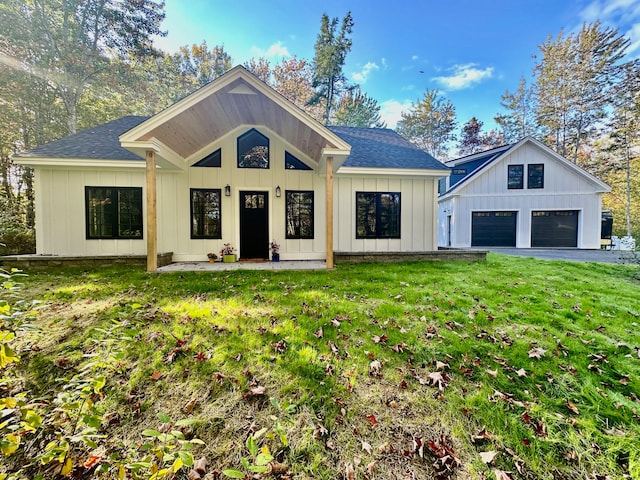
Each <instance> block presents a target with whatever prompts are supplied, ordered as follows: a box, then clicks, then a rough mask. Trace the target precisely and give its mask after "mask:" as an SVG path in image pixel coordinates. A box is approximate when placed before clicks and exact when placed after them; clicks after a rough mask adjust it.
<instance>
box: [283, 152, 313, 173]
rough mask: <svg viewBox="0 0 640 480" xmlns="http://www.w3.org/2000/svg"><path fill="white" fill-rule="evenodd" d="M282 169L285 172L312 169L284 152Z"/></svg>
mask: <svg viewBox="0 0 640 480" xmlns="http://www.w3.org/2000/svg"><path fill="white" fill-rule="evenodd" d="M284 168H286V169H287V170H313V168H311V167H310V166H309V165H307V164H306V163H304V162H302V161H301V160H299V159H297V158H296V157H294V156H293V155H291V154H290V153H289V152H284Z"/></svg>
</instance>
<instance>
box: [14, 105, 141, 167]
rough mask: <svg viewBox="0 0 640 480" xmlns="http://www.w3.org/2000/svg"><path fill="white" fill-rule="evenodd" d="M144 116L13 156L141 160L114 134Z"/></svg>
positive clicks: (118, 134)
mask: <svg viewBox="0 0 640 480" xmlns="http://www.w3.org/2000/svg"><path fill="white" fill-rule="evenodd" d="M147 118H148V117H138V116H133V115H131V116H127V117H122V118H118V119H117V120H112V121H111V122H108V123H105V124H102V125H98V126H95V127H93V128H88V129H86V130H82V131H80V132H78V133H75V134H73V135H69V136H68V137H64V138H61V139H60V140H54V141H53V142H49V143H45V144H44V145H40V146H38V147H35V148H32V149H31V150H27V151H26V152H22V153H19V154H18V155H16V157H29V158H33V157H42V158H78V159H95V160H141V161H144V159H143V158H140V157H139V156H138V155H136V154H134V153H131V152H130V151H129V150H126V149H124V148H122V147H121V146H120V140H119V139H118V137H119V136H120V135H122V134H123V133H124V132H126V131H128V130H131V129H132V128H133V127H135V126H137V125H139V124H141V123H142V122H144V121H145V120H146V119H147Z"/></svg>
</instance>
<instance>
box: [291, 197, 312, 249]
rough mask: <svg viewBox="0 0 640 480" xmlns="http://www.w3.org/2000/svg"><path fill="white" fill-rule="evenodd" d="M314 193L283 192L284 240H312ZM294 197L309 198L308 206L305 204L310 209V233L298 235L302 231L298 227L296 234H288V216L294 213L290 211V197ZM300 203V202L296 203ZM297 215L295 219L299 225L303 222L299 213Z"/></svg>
mask: <svg viewBox="0 0 640 480" xmlns="http://www.w3.org/2000/svg"><path fill="white" fill-rule="evenodd" d="M314 194H315V192H314V191H313V190H286V191H285V192H284V195H285V206H284V208H285V211H284V215H285V238H286V239H287V240H313V239H314V238H315V195H314ZM294 195H300V196H301V195H309V196H310V197H311V198H310V200H311V201H310V206H309V204H306V206H307V207H309V209H310V217H311V218H310V225H311V227H310V233H306V234H304V233H300V232H301V231H302V228H301V227H300V226H299V227H298V233H295V232H294V233H289V215H290V214H292V215H293V214H294V213H295V212H293V211H292V210H291V209H290V202H291V201H292V197H293V196H294ZM298 203H300V202H298ZM297 213H298V214H297V215H296V217H297V219H298V223H299V225H301V224H302V223H303V221H302V220H301V215H300V211H298V212H297Z"/></svg>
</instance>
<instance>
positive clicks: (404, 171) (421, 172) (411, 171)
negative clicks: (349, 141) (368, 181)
mask: <svg viewBox="0 0 640 480" xmlns="http://www.w3.org/2000/svg"><path fill="white" fill-rule="evenodd" d="M337 173H339V174H343V175H349V174H350V175H394V176H400V175H402V176H411V177H437V178H442V177H448V176H449V175H450V173H451V172H450V171H449V170H436V169H426V168H375V167H344V166H343V167H342V168H340V170H339V171H338V172H337Z"/></svg>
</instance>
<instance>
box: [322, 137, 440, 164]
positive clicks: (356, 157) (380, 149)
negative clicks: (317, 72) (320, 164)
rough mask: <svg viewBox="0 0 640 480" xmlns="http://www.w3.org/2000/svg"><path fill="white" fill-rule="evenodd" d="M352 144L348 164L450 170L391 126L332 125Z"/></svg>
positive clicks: (346, 162)
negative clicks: (390, 127) (391, 128)
mask: <svg viewBox="0 0 640 480" xmlns="http://www.w3.org/2000/svg"><path fill="white" fill-rule="evenodd" d="M328 128H329V130H331V131H332V132H334V133H336V134H337V135H338V136H340V137H341V138H342V139H344V140H345V141H346V142H347V143H348V144H349V145H351V154H350V155H349V157H347V160H346V161H345V162H344V164H343V167H345V168H385V169H416V170H442V171H444V172H447V173H448V172H449V168H447V167H446V166H445V165H444V164H443V163H441V162H439V161H438V160H436V159H435V158H433V157H432V156H431V155H429V154H428V153H427V152H425V151H423V150H420V149H419V148H417V147H416V146H414V145H413V144H412V143H411V142H409V141H408V140H406V139H405V138H403V137H402V136H400V135H399V134H398V133H396V132H394V131H393V130H390V129H388V128H360V127H339V126H330V127H328Z"/></svg>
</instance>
